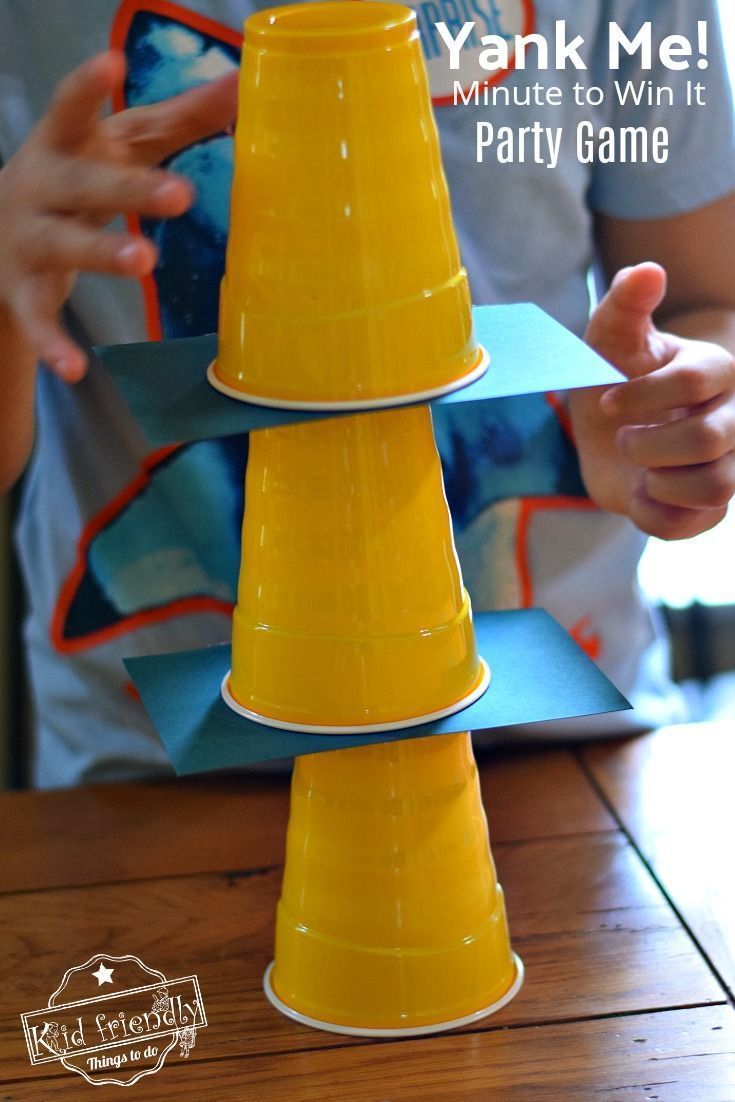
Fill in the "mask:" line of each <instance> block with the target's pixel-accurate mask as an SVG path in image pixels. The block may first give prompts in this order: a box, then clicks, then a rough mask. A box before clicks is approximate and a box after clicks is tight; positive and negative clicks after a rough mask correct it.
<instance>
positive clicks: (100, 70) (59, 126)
mask: <svg viewBox="0 0 735 1102" xmlns="http://www.w3.org/2000/svg"><path fill="white" fill-rule="evenodd" d="M124 77H125V59H124V57H123V55H122V54H121V53H118V52H116V51H112V50H109V51H107V52H106V53H103V54H97V55H96V56H95V57H92V58H90V59H89V61H85V62H84V64H83V65H80V66H79V67H78V68H76V69H74V70H73V71H72V72H71V73H69V74H68V76H66V77H64V79H63V80H62V81H61V83H60V84H59V85H58V87H57V89H56V91H55V93H54V96H53V99H52V100H51V104H50V106H49V109H48V111H47V113H46V115H45V116H44V119H43V122H42V128H43V132H44V135H45V137H46V139H47V141H48V142H49V144H50V145H53V146H55V147H57V148H61V149H68V148H70V147H73V146H75V145H76V144H77V143H78V142H80V141H83V139H84V138H86V137H87V136H88V134H89V133H90V131H91V130H92V128H93V127H94V126H95V125H96V123H97V120H98V118H99V112H100V109H101V107H102V106H103V104H104V103H105V102H106V100H107V99H108V98H109V96H110V95H111V94H112V92H113V91H114V90H115V88H117V87H119V86H120V84H121V83H122V81H123V80H124Z"/></svg>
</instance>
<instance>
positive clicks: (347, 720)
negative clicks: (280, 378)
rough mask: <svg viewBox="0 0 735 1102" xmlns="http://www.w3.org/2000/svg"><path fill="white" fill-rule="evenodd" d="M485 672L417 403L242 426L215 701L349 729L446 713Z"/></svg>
mask: <svg viewBox="0 0 735 1102" xmlns="http://www.w3.org/2000/svg"><path fill="white" fill-rule="evenodd" d="M488 680H489V672H488V669H487V666H486V665H485V663H483V662H482V661H481V659H480V658H479V656H478V653H477V648H476V644H475V634H474V629H473V625H472V613H471V607H470V599H469V596H468V594H467V591H466V590H465V589H464V587H463V585H462V577H461V573H460V567H459V562H458V559H457V554H456V551H455V547H454V541H453V537H452V527H451V521H450V517H449V511H448V509H447V504H446V499H445V497H444V488H443V483H442V473H441V466H440V461H439V455H438V453H437V450H436V445H435V442H434V434H433V429H432V424H431V413H430V411H429V409H428V407H426V406H416V407H410V408H407V409H397V410H384V411H381V412H379V413H370V414H362V415H356V416H350V417H335V418H332V419H330V420H327V421H322V422H311V423H308V424H307V423H304V424H298V425H294V426H287V427H283V428H278V429H263V430H261V431H259V432H255V433H253V434H252V435H251V437H250V454H249V457H248V467H247V476H246V483H245V518H244V523H243V533H242V567H241V570H240V579H239V587H238V601H237V608H236V610H235V613H234V618H233V630H232V671H231V674H229V675H228V677H227V678H225V681H224V683H223V696H224V698H225V700H226V701H227V703H228V704H229V705H230V706H231V707H233V708H234V709H235V710H236V711H240V712H242V713H243V714H244V715H246V716H248V717H249V718H251V719H256V720H259V721H260V722H263V723H270V724H271V725H273V726H277V727H285V728H294V729H298V730H318V731H332V732H334V733H336V732H342V731H352V730H357V731H361V732H363V731H369V730H383V729H388V728H392V727H404V726H408V725H410V724H417V723H422V722H426V721H428V720H429V719H433V718H435V717H439V716H442V715H448V714H451V713H452V712H455V711H458V710H459V709H460V708H462V707H466V705H467V704H469V703H471V702H472V700H474V699H476V698H477V697H478V696H479V695H481V693H482V692H484V691H485V689H486V688H487V684H488Z"/></svg>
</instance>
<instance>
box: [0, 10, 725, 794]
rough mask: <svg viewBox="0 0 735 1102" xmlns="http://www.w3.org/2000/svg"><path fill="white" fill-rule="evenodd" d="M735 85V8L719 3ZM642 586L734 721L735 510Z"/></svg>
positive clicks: (14, 659) (12, 622)
mask: <svg viewBox="0 0 735 1102" xmlns="http://www.w3.org/2000/svg"><path fill="white" fill-rule="evenodd" d="M719 4H720V18H721V22H722V28H723V33H724V36H725V48H726V53H727V57H728V60H729V64H730V76H731V79H732V81H733V85H734V86H735V3H734V2H733V0H719ZM13 507H14V501H13V499H12V498H11V499H9V500H4V501H3V500H0V788H7V787H21V786H22V785H23V782H24V768H23V761H24V754H23V743H24V737H23V732H24V730H25V729H26V727H27V723H28V718H27V708H26V703H25V690H24V685H23V677H22V668H21V654H22V648H21V640H20V627H19V625H20V619H21V593H20V581H19V578H18V576H17V571H16V568H15V564H14V561H13V557H12V554H11V536H10V531H11V516H12V512H13ZM640 580H641V584H642V586H643V588H644V590H645V591H646V593H647V594H648V595H649V597H650V598H651V599H652V600H653V601H654V603H655V604H657V605H659V606H660V608H661V611H662V614H663V615H664V617H665V618H666V620H667V622H668V625H669V628H670V631H671V636H672V644H673V663H674V673H675V676H676V678H677V680H678V681H681V682H682V683H683V684H684V685H685V687H686V690H687V692H688V693H689V694H690V696H691V697H692V698H693V700H694V701H695V703H696V707H697V711H698V712H699V713H700V714H701V715H702V716H703V717H712V718H720V719H724V718H730V719H735V510H731V512H730V515H729V516H728V518H727V519H726V520H725V521H724V522H723V523H722V524H721V525H719V526H718V527H717V528H716V529H714V531H712V532H708V533H705V535H703V536H699V537H698V538H697V539H694V540H687V541H684V542H682V543H663V542H661V541H660V540H655V539H652V540H650V541H649V544H648V547H647V549H646V552H645V554H644V556H643V560H642V562H641V567H640Z"/></svg>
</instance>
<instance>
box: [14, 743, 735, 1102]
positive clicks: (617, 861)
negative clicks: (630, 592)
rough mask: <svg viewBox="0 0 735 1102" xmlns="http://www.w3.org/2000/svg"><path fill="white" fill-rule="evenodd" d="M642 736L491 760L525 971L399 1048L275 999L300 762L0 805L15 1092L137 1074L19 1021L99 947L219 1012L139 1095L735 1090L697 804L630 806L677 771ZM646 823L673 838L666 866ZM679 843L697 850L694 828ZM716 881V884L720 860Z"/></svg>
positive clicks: (726, 940) (674, 1101) (295, 1099)
mask: <svg viewBox="0 0 735 1102" xmlns="http://www.w3.org/2000/svg"><path fill="white" fill-rule="evenodd" d="M684 737H686V738H687V739H688V743H687V747H688V749H687V747H685V746H682V747H681V748H680V751H679V753H680V754H681V758H682V761H681V769H682V773H681V775H680V777H679V780H678V781H677V785H681V786H683V785H684V774H685V773H686V770H685V769H684V763H685V761H686V760H687V757H688V755H689V754H691V753H692V747H693V746H694V745H695V743H694V741H693V740H694V738H695V735H694V733H693V732H692V731H691V730H690V731H689V733H688V735H687V734H685V735H684ZM712 738H713V742H712V746H713V748H714V747H716V746H717V747H719V748H720V750H719V751H718V752H721V753H724V752H725V751H724V749H723V746H722V744H721V743H720V742H719V741H718V740H715V739H714V735H713V736H712ZM648 745H649V744H648V743H647V742H646V741H645V740H636V741H634V742H627V743H617V744H615V745H612V744H610V745H606V746H600V747H595V748H591V749H587V750H584V751H579V752H572V751H567V750H563V749H548V750H546V749H543V750H538V751H535V752H531V753H528V752H524V753H515V754H511V753H504V754H500V755H498V754H493V755H491V754H486V755H483V756H482V757H481V763H482V764H481V777H482V784H483V791H484V794H485V802H486V807H487V811H488V818H489V821H490V830H491V837H492V845H493V853H494V856H495V861H496V865H497V868H498V875H499V879H500V881H501V882H502V884H503V886H504V889H505V892H506V899H507V905H508V913H509V920H510V928H511V936H512V939H513V943H514V947H515V949H516V950H517V951H518V952H519V954H520V955H521V956H522V958H523V960H524V962H525V965H526V970H527V978H526V983H525V985H524V987H523V989H522V990H521V992H520V994H519V995H518V996H517V997H516V999H515V1000H514V1001H513V1002H512V1003H511V1004H510V1005H509V1006H507V1007H506V1008H505V1009H504V1010H502V1011H501V1012H500V1013H499V1014H497V1015H495V1016H493V1017H490V1018H487V1019H485V1020H484V1021H482V1022H480V1023H476V1024H475V1025H474V1026H472V1027H466V1028H465V1029H463V1030H460V1031H457V1032H456V1033H452V1034H445V1035H441V1036H436V1037H427V1038H422V1039H412V1040H402V1041H390V1042H375V1041H371V1040H368V1039H366V1038H351V1037H343V1036H338V1035H334V1034H327V1033H322V1032H319V1031H315V1030H310V1029H307V1028H305V1027H301V1026H298V1025H296V1024H295V1023H293V1022H291V1021H290V1020H289V1019H286V1018H284V1017H282V1016H281V1015H280V1014H278V1013H277V1012H276V1011H274V1010H273V1009H272V1008H271V1007H270V1006H269V1005H268V1003H267V1002H266V1001H265V999H264V997H263V994H262V988H261V980H262V974H263V971H264V969H265V967H266V965H267V963H268V961H269V960H270V958H271V953H272V938H273V923H274V909H275V905H276V901H277V899H278V894H279V890H280V879H281V871H282V870H281V864H280V863H281V861H282V854H283V841H284V830H285V823H286V817H287V811H288V788H287V782H286V781H285V780H284V779H283V778H275V779H274V778H252V777H250V778H242V777H232V776H228V777H222V776H220V777H209V778H200V779H196V780H191V779H187V780H186V781H170V782H169V781H163V782H155V783H150V784H139V785H137V784H132V785H113V786H105V787H97V788H90V789H85V790H78V791H68V792H54V793H18V794H13V795H11V796H9V797H7V798H5V797H0V815H2V822H3V826H4V844H3V846H2V856H1V858H0V885H1V887H2V893H1V894H0V949H2V953H0V977H1V979H2V982H1V983H0V1102H14V1100H18V1102H25V1100H27V1099H34V1100H36V1099H46V1098H48V1099H55V1098H57V1097H58V1098H67V1099H70V1100H76V1099H83V1098H85V1097H94V1098H96V1099H98V1100H99V1102H106V1100H107V1099H108V1098H109V1099H112V1098H114V1099H116V1100H118V1102H119V1098H120V1093H119V1090H120V1088H119V1087H92V1086H91V1085H89V1084H87V1083H85V1082H84V1081H83V1080H82V1079H81V1078H80V1077H79V1076H77V1075H75V1074H74V1073H73V1072H70V1071H68V1070H67V1069H65V1068H63V1067H62V1066H61V1065H59V1064H53V1063H52V1064H47V1065H43V1066H42V1067H37V1068H34V1067H32V1066H31V1065H30V1062H29V1060H28V1054H27V1052H26V1049H25V1042H24V1038H23V1033H22V1030H21V1028H20V1019H19V1015H20V1013H21V1012H23V1011H30V1010H34V1009H37V1008H39V1007H42V1006H45V1005H46V1002H47V999H48V997H49V995H50V993H51V992H52V990H53V989H54V988H55V987H56V986H57V984H58V983H59V980H60V979H61V977H62V975H63V974H64V972H65V971H66V969H67V968H69V967H70V966H72V965H75V964H81V963H83V962H84V961H85V960H87V959H89V958H90V957H91V956H93V955H94V954H96V953H110V954H111V955H123V954H128V953H132V954H136V955H137V956H139V957H140V958H141V959H142V960H143V961H145V962H146V963H147V964H149V965H151V966H152V967H154V968H158V969H161V970H162V971H163V972H164V973H165V975H167V976H170V977H175V976H184V975H190V974H192V973H195V974H196V975H197V976H198V977H199V981H200V984H201V990H202V995H203V999H204V1003H205V1006H206V1011H207V1017H208V1022H209V1024H208V1026H207V1028H206V1029H202V1030H200V1031H199V1035H198V1038H197V1044H196V1046H195V1048H194V1049H193V1050H192V1052H191V1054H190V1056H189V1058H188V1059H187V1060H183V1059H181V1058H180V1057H179V1056H176V1057H170V1058H169V1059H168V1061H167V1063H166V1065H165V1067H164V1068H163V1069H162V1070H161V1071H160V1072H159V1073H157V1074H156V1075H155V1076H151V1077H147V1078H146V1079H144V1080H141V1082H140V1083H139V1084H136V1085H135V1086H133V1087H132V1088H131V1096H135V1095H134V1092H136V1091H137V1097H141V1098H146V1099H152V1100H157V1099H161V1100H168V1099H171V1100H173V1099H181V1100H183V1102H186V1100H187V1099H192V1100H193V1099H201V1098H206V1099H207V1100H208V1102H219V1100H220V1099H221V1100H223V1102H224V1100H228V1102H229V1100H230V1099H232V1100H237V1102H241V1100H242V1102H251V1100H254V1102H269V1100H271V1099H273V1100H276V1099H277V1100H278V1102H312V1100H314V1102H316V1100H317V1099H318V1100H319V1102H439V1100H440V1099H441V1100H442V1102H444V1100H448V1102H455V1100H456V1102H459V1100H463V1102H464V1100H467V1102H474V1100H476V1099H477V1100H479V1099H483V1102H484V1100H489V1102H562V1100H564V1102H571V1100H573V1099H577V1098H578V1099H580V1102H596V1100H597V1099H600V1100H604V1102H735V1016H734V1014H733V1010H732V1007H731V1005H730V1004H729V1003H728V1001H727V999H728V996H727V992H726V991H725V989H724V988H723V986H722V984H721V983H720V982H718V978H717V975H716V973H715V971H714V970H713V968H712V964H711V961H710V960H709V958H708V955H707V951H706V947H705V946H704V940H703V939H700V942H699V943H698V942H697V941H695V940H693V938H692V936H691V935H690V933H689V930H688V929H687V926H686V925H685V924H684V923H682V921H681V920H680V918H679V916H678V914H677V912H676V909H675V908H674V907H672V906H671V903H670V902H669V899H668V898H667V894H666V892H667V891H671V890H672V889H671V888H670V887H669V880H670V883H671V884H675V882H676V875H677V873H676V868H677V863H676V860H675V859H674V856H672V854H673V849H672V848H671V844H668V843H666V842H665V840H664V838H663V835H662V834H661V831H662V832H663V834H665V833H666V830H667V829H668V830H671V831H674V832H675V831H676V830H678V829H679V828H678V827H677V826H676V824H677V823H678V822H679V820H678V819H677V817H676V815H675V814H674V812H675V810H676V807H677V806H679V810H680V811H681V806H680V804H679V805H677V803H676V799H674V803H673V806H672V807H669V805H668V803H667V801H666V799H665V798H664V795H663V793H662V794H661V796H660V799H661V804H662V806H661V807H660V808H659V811H658V813H657V814H656V815H654V814H653V812H652V811H651V810H650V808H649V807H647V808H646V811H645V812H642V811H641V810H640V809H638V810H636V808H638V807H639V805H640V804H641V803H642V802H643V803H647V802H648V800H649V798H650V797H649V795H648V793H650V791H651V787H650V786H651V785H653V790H654V791H656V790H657V789H656V786H657V785H658V784H659V779H657V780H656V781H651V780H649V781H645V780H644V773H645V771H646V769H647V768H648V765H647V763H649V762H654V761H655V762H656V763H657V766H656V772H657V774H660V772H661V760H662V759H661V757H659V756H658V755H659V754H663V753H664V752H663V751H659V750H658V749H657V750H655V751H654V750H652V749H650V748H649V749H646V747H647V746H648ZM696 745H697V746H699V747H701V746H702V745H704V744H703V743H702V742H701V741H700V742H699V743H696ZM713 752H714V750H713ZM666 753H667V755H671V754H672V753H673V748H672V747H669V748H668V750H667V751H666ZM667 760H668V759H667ZM718 760H719V763H720V768H721V769H724V764H723V759H722V758H719V759H718ZM689 775H691V770H690V771H689ZM636 790H637V791H638V795H637V796H636V795H634V793H635V792H636ZM679 790H680V789H679V788H678V787H677V786H675V793H676V792H678V791H679ZM644 791H645V793H646V795H645V797H644V796H643V795H642V793H643V792H644ZM720 795H724V792H721V793H720ZM689 798H690V799H691V796H690V797H689ZM608 804H609V806H607V805H608ZM617 817H619V820H620V822H621V823H623V824H624V826H625V829H622V828H621V827H620V825H619V823H618V819H617ZM709 821H710V823H711V822H712V819H711V818H710V820H709ZM667 824H670V825H669V826H668V827H667ZM659 828H660V830H659V833H656V829H659ZM636 831H640V832H641V837H642V838H643V839H645V838H646V837H647V834H646V832H647V831H649V832H650V833H651V835H652V838H655V843H656V847H658V848H657V849H655V851H654V848H653V841H652V840H650V839H649V849H650V853H651V857H650V860H651V864H652V866H653V867H654V873H655V875H654V873H652V872H651V870H650V869H649V868H648V867H647V864H646V862H645V861H644V860H642V859H641V856H640V854H639V852H638V848H637V847H638V846H639V845H641V848H643V843H642V842H641V841H640V840H639V839H638V837H637V834H636ZM673 836H674V837H677V838H678V839H679V846H681V844H682V837H681V833H680V832H679V833H678V834H676V833H674V835H673ZM719 852H720V860H721V861H724V860H725V857H724V848H723V847H721V848H720V851H719ZM658 853H664V854H669V858H668V861H669V863H670V865H671V866H672V867H671V868H669V867H668V866H665V863H662V864H661V868H666V869H668V872H667V876H668V877H669V880H667V877H666V876H664V875H663V874H662V873H660V871H659V868H658V866H657V860H658V859H657V858H656V856H655V855H656V854H658ZM723 868H724V866H723ZM728 870H729V866H728ZM725 871H727V870H725ZM710 874H711V876H712V881H713V883H714V884H715V889H716V888H717V886H718V885H721V883H722V878H721V877H719V878H718V876H717V874H716V869H715V867H714V865H712V867H711V868H710ZM657 876H660V878H661V880H662V883H664V887H665V888H666V891H664V890H662V888H661V886H660V885H659V883H658V881H657ZM699 883H700V884H701V883H703V880H702V879H700V881H699ZM682 898H683V897H682ZM698 913H701V909H700V912H698ZM717 929H718V931H719V933H718V938H719V940H717V939H715V940H713V941H712V942H711V944H712V946H713V948H714V949H715V950H717V949H718V947H719V950H720V951H721V952H725V951H726V952H732V928H731V927H729V926H728V925H727V923H726V922H725V921H724V918H722V917H720V918H719V919H718V926H717ZM722 959H723V960H724V959H725V958H724V957H723V958H722ZM90 1092H92V1094H90Z"/></svg>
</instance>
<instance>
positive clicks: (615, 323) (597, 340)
mask: <svg viewBox="0 0 735 1102" xmlns="http://www.w3.org/2000/svg"><path fill="white" fill-rule="evenodd" d="M665 294H666V272H665V271H664V269H663V268H662V267H661V266H660V265H659V264H653V263H645V264H638V265H636V266H635V267H634V268H623V269H622V270H621V271H619V272H618V274H617V275H616V276H615V278H614V280H613V281H612V284H611V286H610V289H609V291H608V292H607V294H606V295H605V297H604V298H603V299H602V301H601V302H600V304H599V305H598V307H597V309H596V310H595V311H594V312H593V314H592V317H591V318H590V321H589V325H588V327H587V332H586V334H585V340H586V341H587V343H588V344H589V345H590V346H591V347H592V348H594V349H595V351H596V352H599V354H600V355H601V356H603V357H604V358H605V359H606V360H609V361H610V363H612V364H614V365H615V366H616V367H618V368H619V369H620V370H621V371H623V372H624V374H626V375H629V376H631V375H642V374H646V373H647V372H648V371H650V370H651V369H652V368H653V367H655V366H658V364H657V363H654V362H650V361H651V358H652V347H651V344H652V342H651V338H652V336H653V334H654V333H655V328H654V324H653V318H652V315H653V312H654V310H656V308H657V307H658V306H660V305H661V303H662V302H663V299H664V296H665Z"/></svg>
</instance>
